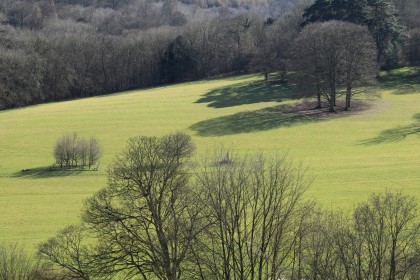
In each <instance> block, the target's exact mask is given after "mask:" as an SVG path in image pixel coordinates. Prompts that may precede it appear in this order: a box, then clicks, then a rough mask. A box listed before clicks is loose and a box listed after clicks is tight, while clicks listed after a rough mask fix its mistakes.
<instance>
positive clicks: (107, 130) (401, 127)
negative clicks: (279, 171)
mask: <svg viewBox="0 0 420 280" xmlns="http://www.w3.org/2000/svg"><path fill="white" fill-rule="evenodd" d="M419 96H420V86H419V85H418V84H416V83H414V82H413V80H412V79H411V72H410V70H409V69H405V70H400V71H399V72H397V73H395V74H394V75H393V76H390V77H388V78H387V79H386V80H385V82H383V83H382V84H381V85H380V88H379V89H378V91H376V90H369V94H365V95H361V96H359V97H358V101H357V102H359V105H360V104H364V105H363V108H364V109H363V110H361V111H357V110H355V111H353V112H351V113H348V114H341V115H334V116H331V115H329V116H325V115H315V116H314V115H311V111H310V110H307V111H305V113H304V114H303V113H302V112H300V113H299V114H296V113H295V112H294V111H293V110H290V108H295V107H293V106H289V105H288V104H291V103H293V102H302V101H303V100H301V99H300V97H299V95H297V94H296V92H295V89H293V88H290V87H287V86H284V85H276V84H270V85H266V84H264V83H262V81H261V79H260V78H259V77H256V76H239V77H231V78H224V79H218V80H208V81H201V82H193V83H185V84H179V85H173V86H167V87H160V88H151V89H147V90H139V91H130V92H125V93H120V94H114V95H110V96H104V97H94V98H88V99H81V100H75V101H68V102H60V103H51V104H44V105H38V106H33V107H28V108H24V109H16V110H9V111H3V112H0V135H1V139H0V238H1V239H3V240H9V241H10V240H13V241H20V242H24V243H30V244H32V245H35V244H36V243H38V242H40V241H43V240H45V239H46V238H47V237H49V236H51V235H52V234H54V233H55V232H56V231H57V230H58V229H60V228H62V227H64V226H65V225H67V224H69V223H74V222H77V220H78V215H79V213H80V208H81V206H82V201H83V200H84V199H85V198H86V197H88V196H89V195H90V194H92V193H93V192H94V191H96V190H98V189H99V188H101V187H102V186H104V185H105V184H106V167H107V165H108V164H109V163H110V162H111V161H112V158H113V157H114V155H115V154H116V153H118V152H119V151H120V150H121V149H122V147H123V146H124V145H125V143H126V141H127V139H128V138H129V137H131V136H136V135H163V134H166V133H169V132H173V131H177V130H181V131H186V132H187V133H188V134H190V135H192V137H193V140H194V142H195V143H196V145H197V158H199V157H200V156H203V155H205V153H206V152H209V151H211V150H212V149H213V148H214V147H215V146H218V145H223V146H224V147H227V148H232V149H234V150H235V151H236V152H238V153H257V152H265V153H273V152H276V151H287V152H288V153H289V154H290V155H291V156H292V157H293V158H294V159H295V160H298V161H303V162H304V163H305V164H308V165H309V168H310V172H309V173H310V175H311V176H313V177H314V183H313V185H312V188H311V189H310V190H309V192H308V197H310V198H314V199H316V200H317V201H319V202H320V203H322V204H323V205H324V206H326V207H333V208H336V207H350V206H352V205H354V204H356V203H357V202H359V201H361V200H365V199H366V198H367V197H368V196H369V194H370V193H371V192H379V191H383V190H384V189H385V188H391V189H395V188H396V189H402V190H404V191H405V192H406V193H408V194H412V195H414V196H415V197H417V198H418V199H419V201H420V156H419V155H420V138H419V137H418V136H419V135H420V109H419V107H418V98H419ZM267 108H269V109H267ZM356 108H357V106H356ZM356 108H355V109H356ZM68 132H77V133H79V135H80V136H83V137H84V136H96V137H97V138H98V139H99V140H100V141H101V143H102V146H103V149H104V157H103V159H102V161H101V168H100V170H99V171H84V172H79V171H74V172H66V173H61V172H51V171H49V170H48V168H49V166H51V164H52V163H53V162H54V159H53V156H52V150H53V147H54V144H55V141H56V139H57V138H59V137H60V136H62V135H63V134H65V133H68ZM22 170H26V171H22Z"/></svg>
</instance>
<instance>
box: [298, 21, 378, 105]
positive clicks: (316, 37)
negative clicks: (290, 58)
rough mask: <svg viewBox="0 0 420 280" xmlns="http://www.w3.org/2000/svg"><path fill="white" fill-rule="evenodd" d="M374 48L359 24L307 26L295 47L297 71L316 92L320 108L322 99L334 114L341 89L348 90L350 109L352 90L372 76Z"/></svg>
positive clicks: (347, 96)
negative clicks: (322, 98)
mask: <svg viewBox="0 0 420 280" xmlns="http://www.w3.org/2000/svg"><path fill="white" fill-rule="evenodd" d="M374 50H375V45H374V44H373V41H372V39H371V38H370V36H369V33H368V32H367V30H366V28H364V27H361V26H357V25H356V24H352V23H347V22H340V21H329V22H323V23H315V24H311V25H309V26H307V27H306V28H305V29H304V30H303V31H302V32H301V34H300V35H299V37H298V38H297V40H296V41H295V45H294V59H295V61H294V62H293V63H294V65H295V68H296V69H298V70H300V71H301V72H302V73H303V74H304V75H303V77H305V78H306V79H308V80H309V81H310V82H311V83H312V84H313V87H314V88H315V89H316V94H317V100H318V106H317V107H320V106H321V96H323V97H324V98H325V99H326V100H327V101H328V104H329V110H330V111H331V112H334V111H335V108H334V107H335V105H336V98H337V92H338V89H339V87H341V86H343V87H346V90H347V92H346V106H345V109H349V108H350V104H351V97H352V94H353V93H352V89H353V87H354V85H356V84H362V83H363V82H365V81H366V80H369V78H371V77H372V73H373V71H374V70H375V69H376V68H375V69H374V66H375V63H374V61H372V57H373V56H374V55H375V51H374Z"/></svg>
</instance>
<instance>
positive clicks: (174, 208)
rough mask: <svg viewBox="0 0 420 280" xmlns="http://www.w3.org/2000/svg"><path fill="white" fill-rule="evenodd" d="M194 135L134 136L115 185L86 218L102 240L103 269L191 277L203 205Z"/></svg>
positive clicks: (112, 177)
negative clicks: (194, 172)
mask: <svg viewBox="0 0 420 280" xmlns="http://www.w3.org/2000/svg"><path fill="white" fill-rule="evenodd" d="M193 151H194V145H193V144H192V142H191V138H190V137H189V136H188V135H186V134H184V133H175V134H170V135H167V136H163V137H161V138H158V137H136V138H131V139H130V140H129V142H128V144H127V147H126V149H125V150H124V151H123V152H122V153H121V154H119V155H118V156H117V157H116V159H115V160H114V163H113V164H112V165H111V166H110V169H109V180H108V181H109V185H108V187H106V188H105V189H102V190H101V191H99V192H98V193H96V194H95V195H94V196H93V197H92V198H90V199H88V200H87V201H86V205H85V208H84V213H83V220H84V221H85V222H86V223H87V226H88V227H89V228H90V229H91V230H92V231H93V233H95V234H96V238H97V239H98V243H99V244H98V247H97V251H98V253H97V256H96V257H95V260H96V264H97V265H98V268H103V269H105V270H108V269H110V268H112V269H113V270H114V271H124V274H125V275H126V277H127V278H130V277H134V276H135V275H137V276H138V277H142V278H143V279H150V277H152V275H154V276H155V277H157V278H159V279H168V280H169V279H170V280H172V279H180V277H181V275H183V276H184V277H187V276H185V275H188V274H187V273H188V270H187V268H188V265H186V264H185V262H186V260H187V259H188V257H189V255H190V254H191V251H190V249H191V246H190V245H191V243H192V241H193V240H194V239H195V238H196V235H197V234H198V232H199V231H201V221H200V215H199V213H200V212H201V207H200V206H199V205H197V204H196V202H197V199H196V190H195V189H194V188H192V187H191V185H190V184H189V182H188V181H189V176H190V173H189V165H190V164H189V160H190V157H191V155H192V153H193Z"/></svg>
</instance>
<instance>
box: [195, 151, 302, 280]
mask: <svg viewBox="0 0 420 280" xmlns="http://www.w3.org/2000/svg"><path fill="white" fill-rule="evenodd" d="M304 174H305V172H304V169H302V168H301V167H296V166H294V165H293V164H292V163H291V162H290V160H289V159H288V158H287V157H286V156H284V155H279V156H277V157H275V158H265V157H263V156H258V157H254V158H240V157H232V156H229V158H226V156H225V153H224V152H221V153H220V154H218V155H217V156H216V157H215V158H213V159H212V160H210V161H208V162H206V163H205V165H204V167H203V170H202V171H201V172H200V173H199V175H198V184H199V186H200V187H201V189H202V190H203V195H204V197H205V200H204V201H205V202H204V203H203V207H204V209H205V213H206V216H207V217H208V219H209V221H211V226H210V227H208V228H207V229H206V231H205V236H204V237H203V239H202V243H201V245H202V246H203V247H202V248H201V249H202V250H203V255H202V256H201V258H202V259H201V262H202V264H203V266H207V270H206V272H207V273H208V276H207V277H209V278H212V279H226V280H227V279H259V280H261V279H267V278H270V279H276V278H279V277H281V276H282V275H284V273H285V268H286V267H287V266H288V261H289V259H290V256H291V252H292V248H293V246H294V242H295V239H294V237H293V234H292V232H293V230H294V226H293V223H294V221H295V217H296V216H297V214H298V213H299V211H300V209H301V208H302V204H301V197H302V195H303V193H304V192H305V190H306V189H307V187H308V181H307V180H306V179H305V177H304Z"/></svg>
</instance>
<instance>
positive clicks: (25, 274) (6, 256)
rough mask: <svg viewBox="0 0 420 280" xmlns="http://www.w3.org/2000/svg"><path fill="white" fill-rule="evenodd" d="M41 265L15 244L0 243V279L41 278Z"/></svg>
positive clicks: (26, 279) (30, 279) (25, 279)
mask: <svg viewBox="0 0 420 280" xmlns="http://www.w3.org/2000/svg"><path fill="white" fill-rule="evenodd" d="M43 269H44V268H43V267H42V266H41V265H40V263H39V262H36V261H34V260H33V259H32V257H31V256H30V255H29V254H28V253H27V252H26V251H25V250H24V249H23V248H22V247H21V246H19V245H17V244H5V243H2V244H1V245H0V279H4V280H37V279H42V278H41V277H42V273H43Z"/></svg>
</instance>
